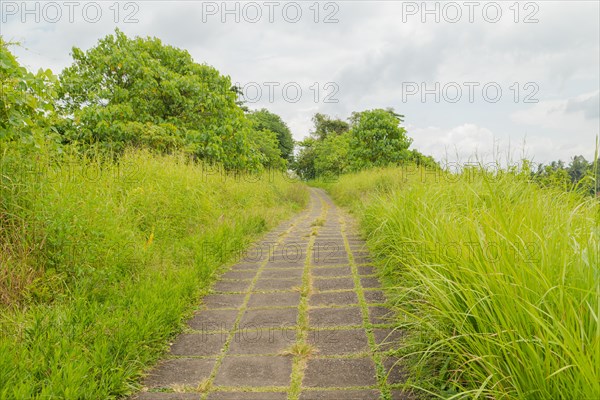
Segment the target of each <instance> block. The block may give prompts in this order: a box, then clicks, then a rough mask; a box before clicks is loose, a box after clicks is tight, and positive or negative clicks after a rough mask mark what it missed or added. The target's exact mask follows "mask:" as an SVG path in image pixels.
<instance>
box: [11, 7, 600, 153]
mask: <svg viewBox="0 0 600 400" xmlns="http://www.w3.org/2000/svg"><path fill="white" fill-rule="evenodd" d="M514 3H515V2H514V1H507V2H500V1H498V2H468V1H467V2H461V1H459V2H435V1H429V2H426V3H423V2H422V1H418V2H400V1H331V2H327V1H321V2H318V3H317V2H316V1H298V2H284V1H281V2H279V1H271V2H269V1H267V2H260V1H257V2H234V1H228V2H226V3H224V2H222V1H218V2H200V1H169V2H161V1H132V2H126V1H125V2H118V3H117V2H115V1H97V2H85V1H75V2H68V1H67V2H60V1H57V2H26V3H25V4H26V5H25V7H24V6H23V4H24V3H23V2H22V1H6V0H0V12H1V13H2V15H1V19H0V24H1V25H0V30H1V34H2V35H3V36H4V38H5V40H11V41H19V42H21V43H22V45H23V48H20V49H14V51H15V53H16V54H17V55H18V57H19V60H20V62H21V63H22V64H24V65H25V66H27V67H28V68H30V69H35V70H37V69H38V68H50V69H52V70H53V71H54V72H55V73H59V72H60V71H61V70H62V69H63V68H64V67H65V66H68V65H69V64H70V63H71V61H72V59H71V56H70V51H71V48H72V47H73V46H76V47H79V48H82V49H88V48H90V47H92V46H94V44H95V43H96V42H97V41H98V39H99V38H101V37H103V36H105V35H107V34H109V33H111V32H113V31H114V29H115V27H118V28H119V29H121V30H122V31H124V32H125V33H126V34H128V35H132V36H133V35H138V36H156V37H158V38H160V39H161V40H163V42H164V43H166V44H171V45H174V46H177V47H181V48H184V49H187V50H188V51H189V52H190V54H191V55H192V56H193V57H194V59H195V60H196V61H197V62H199V63H206V64H209V65H212V66H214V67H215V68H217V69H218V70H219V71H220V72H221V73H223V74H225V75H229V76H230V77H231V79H232V81H233V82H238V83H240V84H241V85H242V86H243V87H244V91H245V93H246V98H247V100H248V105H249V107H250V108H262V107H265V108H267V109H269V110H271V111H273V112H275V113H277V114H279V115H281V116H282V118H283V119H284V120H285V121H286V122H287V123H288V125H289V126H290V128H291V129H292V131H293V134H294V137H295V138H296V139H301V138H303V137H304V136H306V135H307V134H308V132H309V131H310V129H311V125H312V124H311V117H312V115H314V113H316V112H321V113H326V114H330V115H333V116H337V117H340V118H347V117H348V116H349V115H350V113H351V112H352V111H359V110H365V109H372V108H380V107H393V108H394V109H395V110H396V111H397V112H399V113H401V114H404V115H405V116H406V118H405V126H406V127H407V130H408V134H409V136H410V137H412V138H413V139H414V143H413V147H414V148H417V149H419V150H420V151H421V152H423V153H426V154H431V155H434V156H435V157H436V158H437V159H439V160H444V159H447V160H449V161H455V160H456V159H457V157H458V158H460V160H461V161H466V160H467V159H468V158H469V156H472V155H473V154H478V155H479V157H481V158H485V159H490V158H495V157H496V156H494V155H493V153H494V152H499V153H500V154H501V157H502V159H506V157H507V152H508V150H509V149H510V150H511V151H512V158H513V159H514V160H518V159H519V158H520V157H521V156H522V155H523V153H525V155H526V156H527V157H528V158H531V159H533V160H534V161H536V162H548V161H550V160H555V159H559V158H560V159H563V160H568V159H570V158H571V156H573V155H577V154H582V155H584V156H585V157H586V158H588V159H592V158H593V155H594V143H595V138H596V135H599V133H600V132H599V126H600V119H599V118H600V115H599V114H600V105H599V88H600V31H599V19H600V7H599V4H600V2H598V1H538V2H526V1H524V2H519V3H518V4H517V5H516V6H515V5H514ZM436 19H437V21H436ZM236 20H237V21H236ZM115 21H117V22H115ZM300 91H301V93H300ZM494 149H496V150H494Z"/></svg>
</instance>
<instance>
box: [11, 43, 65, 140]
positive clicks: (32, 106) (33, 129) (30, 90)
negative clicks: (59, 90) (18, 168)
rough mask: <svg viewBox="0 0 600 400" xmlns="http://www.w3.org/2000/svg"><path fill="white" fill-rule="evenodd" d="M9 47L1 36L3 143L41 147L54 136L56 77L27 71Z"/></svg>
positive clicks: (41, 72) (50, 72)
mask: <svg viewBox="0 0 600 400" xmlns="http://www.w3.org/2000/svg"><path fill="white" fill-rule="evenodd" d="M9 45H10V44H9V43H7V42H5V41H4V40H3V39H2V37H0V141H19V142H21V143H24V144H39V143H40V142H41V141H44V140H45V139H46V137H47V136H48V135H51V134H52V130H51V129H52V121H53V118H55V114H54V101H55V97H56V90H55V83H56V77H55V76H54V75H53V74H52V71H50V70H49V69H48V70H45V71H44V70H41V69H40V70H39V71H38V72H37V74H33V73H31V72H29V71H27V69H25V68H24V67H22V66H21V65H19V63H18V61H17V59H16V58H15V57H14V56H13V54H11V52H10V51H9V49H8V47H9Z"/></svg>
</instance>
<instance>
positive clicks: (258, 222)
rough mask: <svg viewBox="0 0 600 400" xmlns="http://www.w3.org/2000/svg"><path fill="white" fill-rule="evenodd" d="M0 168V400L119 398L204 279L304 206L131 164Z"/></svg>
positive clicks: (270, 184) (282, 188) (276, 183)
mask: <svg viewBox="0 0 600 400" xmlns="http://www.w3.org/2000/svg"><path fill="white" fill-rule="evenodd" d="M0 165H1V168H0V173H1V176H2V179H1V180H0V183H1V184H2V185H1V186H0V194H1V197H0V223H1V224H0V228H1V229H0V246H1V250H2V251H1V252H0V263H1V264H2V269H1V270H0V271H1V272H0V293H1V294H2V297H1V298H0V300H1V303H0V328H1V329H0V398H35V397H38V398H86V399H92V398H97V399H106V398H113V397H118V396H122V395H126V394H128V393H131V391H132V390H134V389H135V380H136V378H138V377H139V374H140V372H141V371H142V370H143V369H144V368H145V367H146V366H147V365H149V364H150V363H152V362H153V361H154V360H156V359H157V357H158V356H159V355H160V353H161V351H163V350H164V347H165V344H166V343H167V340H168V338H170V337H172V336H173V335H174V334H175V333H176V332H177V331H178V329H180V326H181V322H182V319H183V318H184V317H185V316H186V314H189V312H190V311H191V310H192V307H193V305H194V304H195V303H196V302H197V300H198V297H199V296H200V295H201V293H202V291H203V290H204V289H206V287H207V286H208V285H209V283H210V282H211V278H212V276H213V275H214V272H215V270H216V269H217V268H218V267H219V266H220V265H222V264H223V263H224V262H226V261H227V259H228V258H230V257H231V254H232V253H233V252H234V251H235V250H236V249H239V248H241V247H243V246H245V245H246V244H247V243H248V242H249V241H250V240H251V239H253V238H256V236H257V235H259V234H260V233H261V232H264V231H266V230H268V229H269V228H271V227H273V226H274V224H276V223H277V222H278V221H281V220H282V218H284V217H287V216H289V215H291V213H292V212H293V211H295V210H298V209H300V208H301V207H302V206H303V205H304V203H305V202H306V200H307V192H306V190H305V188H304V186H302V185H300V184H293V183H289V182H286V180H284V179H283V178H282V177H279V176H276V177H274V178H273V177H268V176H267V175H263V176H261V177H260V179H259V180H258V182H257V181H251V179H244V178H243V177H242V178H241V179H238V180H237V181H234V180H233V179H232V178H231V177H229V178H227V180H226V181H224V180H223V179H224V177H223V176H222V175H221V174H217V173H215V172H214V171H212V170H209V171H207V170H205V171H204V172H203V170H202V168H200V167H198V166H191V165H186V163H185V162H184V161H183V160H182V159H178V158H176V157H156V156H151V155H149V154H145V153H130V154H127V155H126V156H125V157H124V158H123V159H122V160H121V163H120V165H119V166H116V165H115V164H113V163H108V164H106V165H104V166H103V167H100V166H99V165H98V164H95V163H92V162H81V161H78V160H76V159H67V161H66V162H63V163H62V164H60V166H56V165H53V164H52V163H51V162H50V161H49V160H47V159H45V158H44V157H42V158H40V159H37V160H35V161H33V162H27V161H25V160H24V159H21V158H20V157H19V156H16V157H15V156H11V155H9V154H4V155H3V156H2V158H1V159H0ZM27 171H29V172H27ZM252 179H254V180H256V177H254V178H252Z"/></svg>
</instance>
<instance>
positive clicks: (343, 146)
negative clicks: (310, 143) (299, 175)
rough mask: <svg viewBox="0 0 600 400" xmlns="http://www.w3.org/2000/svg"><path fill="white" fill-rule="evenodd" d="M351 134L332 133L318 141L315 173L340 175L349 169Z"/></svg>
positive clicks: (319, 174)
mask: <svg viewBox="0 0 600 400" xmlns="http://www.w3.org/2000/svg"><path fill="white" fill-rule="evenodd" d="M349 152H350V136H349V135H348V134H347V133H346V134H341V135H330V136H327V137H326V138H325V139H324V140H322V141H319V142H317V146H316V147H315V160H314V164H315V174H316V175H318V176H339V175H341V174H343V173H345V172H348V170H349V167H350V165H349V162H348V153H349Z"/></svg>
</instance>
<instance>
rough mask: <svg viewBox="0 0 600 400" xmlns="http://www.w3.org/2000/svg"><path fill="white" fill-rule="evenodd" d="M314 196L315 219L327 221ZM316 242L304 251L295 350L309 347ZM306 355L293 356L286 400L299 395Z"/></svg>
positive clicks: (312, 240)
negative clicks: (318, 212) (318, 208)
mask: <svg viewBox="0 0 600 400" xmlns="http://www.w3.org/2000/svg"><path fill="white" fill-rule="evenodd" d="M314 193H315V196H316V197H318V198H319V202H320V205H321V207H322V210H321V213H320V214H319V216H318V217H317V218H321V219H323V220H325V221H326V220H327V212H328V210H329V207H328V205H327V204H326V202H324V201H323V199H322V197H321V196H319V194H318V192H314ZM319 228H320V227H319V226H316V227H313V226H311V227H310V228H308V229H310V230H311V231H312V232H316V233H317V234H318V232H319ZM315 241H316V235H312V234H311V235H310V238H309V242H308V246H307V251H306V259H305V263H304V271H303V274H302V287H301V291H300V304H299V305H298V331H297V333H296V344H295V346H297V347H296V348H297V349H299V348H301V346H307V345H309V344H308V343H307V340H306V339H307V333H308V331H309V329H310V321H309V319H308V318H309V316H308V309H309V306H308V300H309V297H310V293H311V292H312V289H313V288H312V279H313V277H312V274H311V268H312V264H311V258H312V256H313V255H312V251H313V250H314V244H315ZM306 351H310V348H309V349H307V350H306ZM308 356H309V355H308V354H296V355H295V356H294V361H293V364H292V376H291V380H290V390H289V392H288V400H297V399H298V397H299V395H300V391H301V388H302V381H303V380H304V371H305V369H306V365H307V364H306V363H307V360H306V358H307V357H308Z"/></svg>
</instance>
